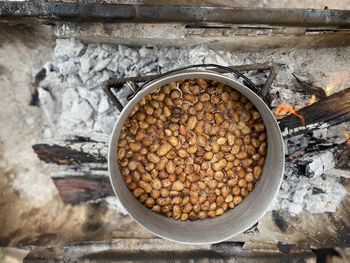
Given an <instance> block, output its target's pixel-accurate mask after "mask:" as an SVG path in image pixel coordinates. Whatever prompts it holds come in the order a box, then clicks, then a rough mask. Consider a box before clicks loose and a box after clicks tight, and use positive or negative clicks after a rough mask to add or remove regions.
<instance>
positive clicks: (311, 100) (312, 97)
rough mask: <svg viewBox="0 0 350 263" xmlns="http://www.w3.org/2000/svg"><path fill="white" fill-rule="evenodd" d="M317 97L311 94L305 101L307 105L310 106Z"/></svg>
mask: <svg viewBox="0 0 350 263" xmlns="http://www.w3.org/2000/svg"><path fill="white" fill-rule="evenodd" d="M316 99H317V97H316V96H315V95H312V96H311V98H310V99H309V101H308V102H307V106H310V105H312V104H314V103H315V102H316Z"/></svg>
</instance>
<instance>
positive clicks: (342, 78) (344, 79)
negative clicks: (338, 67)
mask: <svg viewBox="0 0 350 263" xmlns="http://www.w3.org/2000/svg"><path fill="white" fill-rule="evenodd" d="M348 82H349V74H348V72H347V71H340V72H335V73H332V74H331V75H330V77H329V83H328V84H327V85H326V86H325V88H324V91H325V92H326V95H327V96H329V95H331V94H332V93H333V91H334V90H335V88H336V87H337V88H339V87H342V86H344V85H346V84H347V83H348Z"/></svg>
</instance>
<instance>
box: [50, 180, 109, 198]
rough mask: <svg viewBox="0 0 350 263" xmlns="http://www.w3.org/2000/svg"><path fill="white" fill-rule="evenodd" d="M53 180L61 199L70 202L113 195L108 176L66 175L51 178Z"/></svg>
mask: <svg viewBox="0 0 350 263" xmlns="http://www.w3.org/2000/svg"><path fill="white" fill-rule="evenodd" d="M53 181H54V183H55V185H56V187H57V189H58V191H59V193H60V196H61V198H62V200H63V201H64V202H66V203H70V204H78V203H81V202H86V201H90V200H96V199H100V198H104V197H107V196H112V195H114V192H113V188H112V185H111V183H110V181H109V178H108V177H101V176H100V177H93V176H84V177H82V176H73V177H70V176H67V177H56V178H53Z"/></svg>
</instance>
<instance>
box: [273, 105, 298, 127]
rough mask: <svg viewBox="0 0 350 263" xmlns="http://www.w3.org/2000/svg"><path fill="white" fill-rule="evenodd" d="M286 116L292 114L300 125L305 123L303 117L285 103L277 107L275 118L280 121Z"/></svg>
mask: <svg viewBox="0 0 350 263" xmlns="http://www.w3.org/2000/svg"><path fill="white" fill-rule="evenodd" d="M288 114H293V115H295V116H297V117H298V118H299V119H300V121H301V122H302V123H305V118H304V116H303V115H301V114H299V113H297V111H296V110H295V109H294V107H293V106H292V105H290V104H288V103H286V102H283V103H281V104H280V105H278V106H277V108H276V110H275V116H276V118H277V119H282V118H283V117H285V116H286V115H288Z"/></svg>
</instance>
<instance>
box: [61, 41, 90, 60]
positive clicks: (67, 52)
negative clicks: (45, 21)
mask: <svg viewBox="0 0 350 263" xmlns="http://www.w3.org/2000/svg"><path fill="white" fill-rule="evenodd" d="M84 48H85V45H84V44H83V43H82V42H81V41H80V40H78V39H75V38H71V39H60V38H58V39H56V46H55V56H56V57H78V56H79V55H80V53H81V52H82V51H83V49H84Z"/></svg>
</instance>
